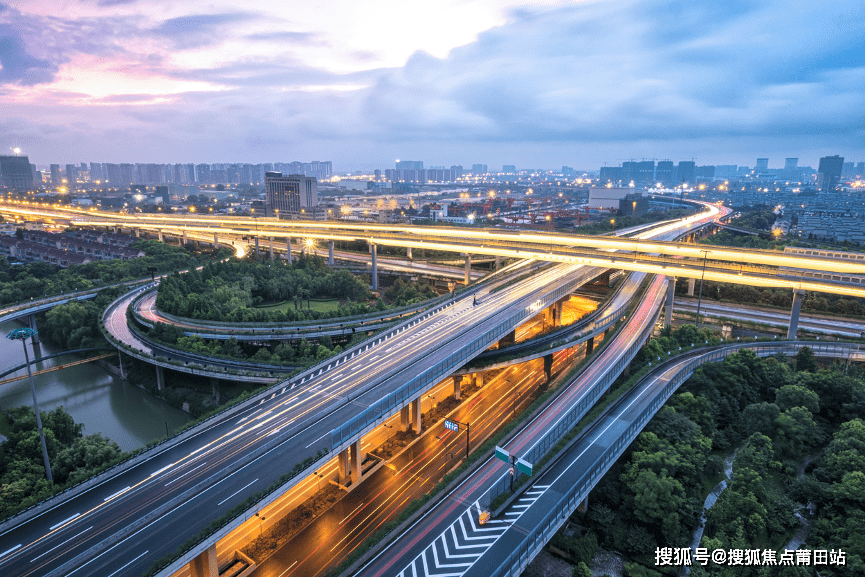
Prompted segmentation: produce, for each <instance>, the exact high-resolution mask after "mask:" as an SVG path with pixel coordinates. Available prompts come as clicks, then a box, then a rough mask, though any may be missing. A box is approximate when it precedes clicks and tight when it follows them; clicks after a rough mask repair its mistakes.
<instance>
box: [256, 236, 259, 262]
mask: <svg viewBox="0 0 866 577" xmlns="http://www.w3.org/2000/svg"><path fill="white" fill-rule="evenodd" d="M256 258H259V237H256Z"/></svg>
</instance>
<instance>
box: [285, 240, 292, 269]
mask: <svg viewBox="0 0 866 577" xmlns="http://www.w3.org/2000/svg"><path fill="white" fill-rule="evenodd" d="M286 261H287V262H288V263H289V264H292V239H290V238H289V237H286Z"/></svg>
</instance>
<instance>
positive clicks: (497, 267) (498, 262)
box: [494, 254, 500, 270]
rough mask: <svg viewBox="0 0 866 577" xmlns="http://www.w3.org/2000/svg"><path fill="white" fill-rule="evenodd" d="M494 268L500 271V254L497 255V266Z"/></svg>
mask: <svg viewBox="0 0 866 577" xmlns="http://www.w3.org/2000/svg"><path fill="white" fill-rule="evenodd" d="M494 266H495V270H499V266H500V261H499V255H498V254H497V255H496V264H495V265H494Z"/></svg>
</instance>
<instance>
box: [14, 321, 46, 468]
mask: <svg viewBox="0 0 866 577" xmlns="http://www.w3.org/2000/svg"><path fill="white" fill-rule="evenodd" d="M37 334H38V333H37V331H36V330H34V329H31V328H29V327H24V328H20V329H15V330H14V331H12V332H11V333H9V334H7V335H6V338H7V339H10V340H17V341H21V346H23V347H24V360H25V362H26V363H27V376H28V377H30V392H31V393H33V410H34V411H36V426H37V427H38V428H39V441H40V442H41V443H42V460H43V461H45V476H46V477H48V482H49V483H54V478H53V477H52V476H51V464H50V463H49V462H48V447H47V446H46V445H45V433H44V432H43V431H42V417H41V416H40V415H39V403H38V402H37V400H36V385H34V384H33V373H32V372H31V371H30V355H29V354H28V353H27V343H25V342H24V340H25V339H26V338H27V337H31V338H32V337H35V336H36V335H37Z"/></svg>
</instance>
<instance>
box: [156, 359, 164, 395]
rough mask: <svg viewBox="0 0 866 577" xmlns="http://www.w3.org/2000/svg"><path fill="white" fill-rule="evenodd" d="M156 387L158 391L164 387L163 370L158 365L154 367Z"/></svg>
mask: <svg viewBox="0 0 866 577" xmlns="http://www.w3.org/2000/svg"><path fill="white" fill-rule="evenodd" d="M156 388H157V390H160V391H161V390H163V389H164V388H165V371H164V370H163V368H162V367H160V366H158V365H157V367H156Z"/></svg>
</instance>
